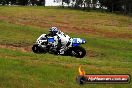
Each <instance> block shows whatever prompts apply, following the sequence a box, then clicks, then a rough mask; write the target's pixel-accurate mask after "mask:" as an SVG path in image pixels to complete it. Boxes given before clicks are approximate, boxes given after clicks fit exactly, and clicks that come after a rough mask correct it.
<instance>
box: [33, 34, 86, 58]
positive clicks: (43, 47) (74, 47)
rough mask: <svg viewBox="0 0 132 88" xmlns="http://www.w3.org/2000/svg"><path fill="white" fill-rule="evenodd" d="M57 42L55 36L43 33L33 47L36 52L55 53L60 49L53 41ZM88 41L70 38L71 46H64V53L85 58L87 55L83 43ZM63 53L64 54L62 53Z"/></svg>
mask: <svg viewBox="0 0 132 88" xmlns="http://www.w3.org/2000/svg"><path fill="white" fill-rule="evenodd" d="M54 42H55V39H54V37H50V36H46V34H42V35H41V36H40V37H39V38H38V39H37V41H36V43H35V44H34V45H33V47H32V51H33V52H34V53H47V52H49V53H53V54H59V50H56V48H55V47H54V45H53V43H54ZM84 43H86V42H85V40H84V39H81V38H70V45H71V47H64V54H63V55H68V56H75V57H77V58H83V57H84V56H85V55H86V50H85V49H84V48H83V47H81V46H80V45H81V44H84ZM61 55H62V54H61Z"/></svg>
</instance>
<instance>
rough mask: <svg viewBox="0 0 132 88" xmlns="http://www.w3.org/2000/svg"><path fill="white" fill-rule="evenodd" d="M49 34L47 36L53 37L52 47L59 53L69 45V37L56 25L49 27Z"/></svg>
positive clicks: (62, 52)
mask: <svg viewBox="0 0 132 88" xmlns="http://www.w3.org/2000/svg"><path fill="white" fill-rule="evenodd" d="M49 32H50V33H49V34H48V35H47V36H52V37H54V39H55V42H54V47H55V48H56V50H57V51H59V54H64V50H65V49H66V48H67V47H70V44H71V42H70V39H71V38H70V37H69V36H68V35H65V34H64V33H63V32H61V31H60V30H59V29H58V28H57V27H51V28H50V29H49Z"/></svg>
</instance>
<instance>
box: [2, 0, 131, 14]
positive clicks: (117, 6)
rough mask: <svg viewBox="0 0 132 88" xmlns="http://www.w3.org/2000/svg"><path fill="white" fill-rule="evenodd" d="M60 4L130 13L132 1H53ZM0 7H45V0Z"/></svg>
mask: <svg viewBox="0 0 132 88" xmlns="http://www.w3.org/2000/svg"><path fill="white" fill-rule="evenodd" d="M53 1H54V2H59V3H60V2H61V3H62V7H65V6H66V7H71V8H75V9H82V10H90V9H97V7H98V9H101V10H104V8H105V9H107V11H110V12H122V13H124V14H127V13H132V0H53ZM0 5H39V6H45V0H0Z"/></svg>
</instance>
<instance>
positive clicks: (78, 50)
mask: <svg viewBox="0 0 132 88" xmlns="http://www.w3.org/2000/svg"><path fill="white" fill-rule="evenodd" d="M72 54H73V55H74V56H75V57H77V58H83V57H84V56H85V55H86V50H85V49H84V48H83V47H81V46H78V47H74V49H73V51H72Z"/></svg>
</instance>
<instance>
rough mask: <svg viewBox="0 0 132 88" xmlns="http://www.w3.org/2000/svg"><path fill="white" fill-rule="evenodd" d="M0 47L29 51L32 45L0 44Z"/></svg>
mask: <svg viewBox="0 0 132 88" xmlns="http://www.w3.org/2000/svg"><path fill="white" fill-rule="evenodd" d="M0 48H6V49H11V50H18V51H21V52H31V51H32V46H16V45H0Z"/></svg>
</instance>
